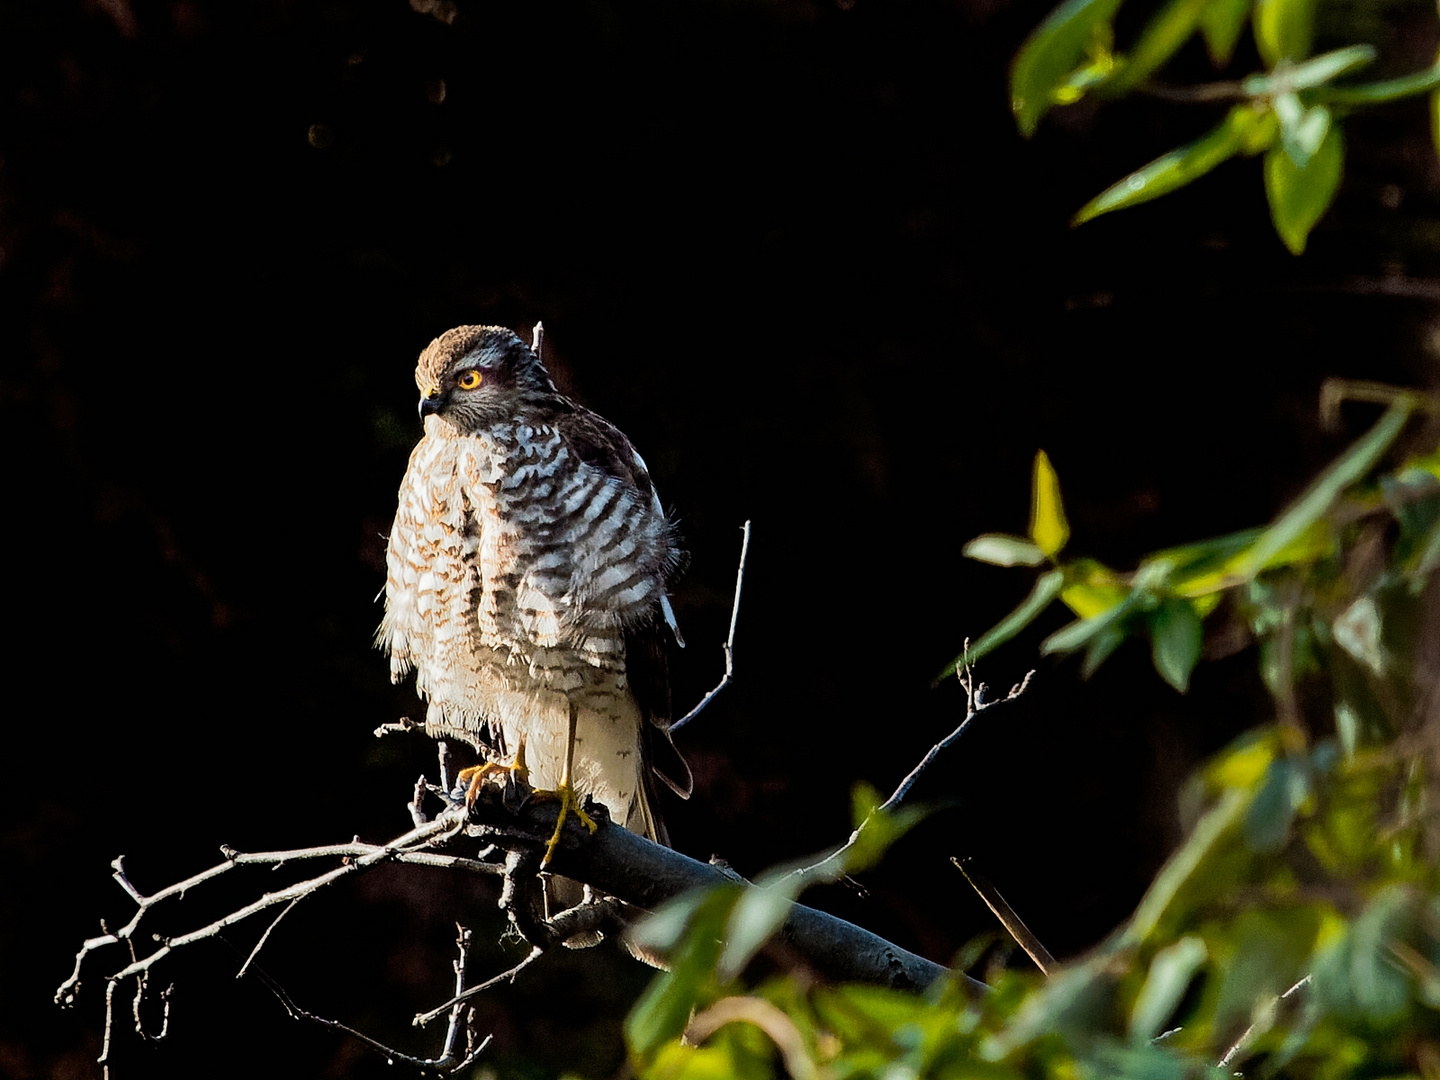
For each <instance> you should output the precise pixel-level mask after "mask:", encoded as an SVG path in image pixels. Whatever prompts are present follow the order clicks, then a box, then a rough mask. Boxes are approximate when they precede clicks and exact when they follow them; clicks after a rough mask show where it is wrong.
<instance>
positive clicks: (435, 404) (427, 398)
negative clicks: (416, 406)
mask: <svg viewBox="0 0 1440 1080" xmlns="http://www.w3.org/2000/svg"><path fill="white" fill-rule="evenodd" d="M444 404H445V399H444V397H443V396H442V395H441V393H440V387H438V386H432V387H430V389H428V390H426V391H425V393H424V394H422V395H421V396H420V419H421V420H424V419H425V417H427V416H429V415H430V414H431V413H437V412H439V411H440V407H441V406H442V405H444Z"/></svg>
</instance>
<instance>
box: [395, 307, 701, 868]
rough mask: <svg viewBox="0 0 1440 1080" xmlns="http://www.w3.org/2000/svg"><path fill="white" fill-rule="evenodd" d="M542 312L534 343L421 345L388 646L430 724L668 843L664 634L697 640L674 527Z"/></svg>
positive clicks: (450, 338)
mask: <svg viewBox="0 0 1440 1080" xmlns="http://www.w3.org/2000/svg"><path fill="white" fill-rule="evenodd" d="M535 329H536V332H535V343H534V346H533V347H531V346H527V345H526V344H525V343H524V342H522V341H521V340H520V339H519V338H518V337H516V335H515V334H513V333H512V332H511V331H509V330H507V329H505V328H504V327H499V326H461V327H457V328H456V329H454V330H450V331H448V332H447V333H444V334H442V335H441V336H440V337H438V338H436V339H435V340H434V341H433V342H431V343H430V345H429V346H428V347H427V348H426V349H425V351H424V352H422V353H421V354H420V360H419V363H418V365H417V366H416V368H415V382H416V385H417V386H418V387H419V389H420V416H421V418H422V420H423V421H424V425H425V434H424V437H423V438H421V440H420V441H419V443H418V444H417V445H416V446H415V449H414V451H413V452H412V453H411V455H410V463H409V466H408V467H407V469H406V470H405V479H404V480H403V481H402V482H401V484H400V500H399V506H398V508H397V510H396V513H395V524H394V526H393V528H392V529H391V530H390V540H389V549H388V551H387V553H386V570H387V574H386V582H385V617H384V619H383V621H382V622H381V624H380V630H379V633H378V635H377V640H378V644H379V645H380V647H381V648H382V649H384V650H385V651H386V652H388V653H389V656H390V677H391V681H392V682H399V681H400V680H402V679H403V678H404V677H405V676H406V675H407V674H408V673H409V672H410V671H411V670H412V669H413V670H414V671H415V673H416V689H417V691H418V692H419V694H420V696H421V697H422V698H424V699H425V701H426V702H427V703H428V704H427V709H426V714H425V730H426V732H427V733H428V734H430V735H432V736H436V737H446V738H454V739H459V740H461V741H463V742H466V743H468V744H470V745H471V746H473V747H474V748H475V749H476V750H478V751H480V752H481V753H482V754H484V755H485V756H486V757H487V758H488V759H490V760H504V759H505V758H507V757H511V756H515V757H518V756H519V755H520V754H522V753H523V762H524V765H525V766H527V767H528V771H529V777H530V781H531V783H532V784H533V785H534V786H535V787H536V788H537V789H551V790H556V791H559V792H561V795H562V798H564V799H566V800H567V801H566V802H565V803H563V804H562V815H563V814H564V812H565V807H566V806H571V805H574V806H577V808H578V799H580V798H583V796H585V795H589V796H591V797H593V798H594V799H595V801H596V802H598V803H601V804H602V805H604V806H605V807H606V809H607V810H608V811H609V812H610V817H611V819H612V820H613V821H616V822H618V823H620V824H622V825H624V826H625V827H626V828H628V829H630V830H632V831H634V832H638V833H643V834H644V835H645V836H648V837H650V838H651V839H653V840H657V841H660V842H662V843H664V842H665V840H666V836H665V832H664V828H663V826H662V825H661V823H660V820H659V818H658V817H657V816H656V813H655V807H654V805H653V789H652V784H651V762H652V761H653V760H654V756H653V755H654V753H655V752H656V751H657V750H662V749H663V750H668V749H672V748H671V747H670V746H669V732H668V727H669V723H670V687H669V675H668V667H667V661H666V653H667V646H668V640H667V639H669V640H673V641H675V642H676V643H677V644H679V645H682V646H683V644H684V642H683V640H682V639H681V637H680V632H679V628H678V627H677V625H676V622H675V613H674V611H673V610H672V608H671V606H670V600H669V597H668V596H667V595H666V581H667V579H668V578H669V576H670V575H671V574H672V572H673V571H674V569H675V566H676V563H677V561H678V560H679V557H680V551H679V547H678V544H677V540H676V535H675V529H674V527H673V525H672V524H671V522H670V520H669V519H668V518H667V517H666V515H665V512H664V510H663V509H662V508H661V505H660V500H659V497H658V496H657V495H656V493H655V487H654V485H653V484H652V483H651V481H650V474H649V471H648V470H647V469H646V467H645V462H644V461H643V460H642V459H641V457H640V455H639V454H638V453H637V452H636V451H635V448H634V447H633V446H631V445H630V440H629V439H627V438H626V437H625V436H624V435H623V434H621V433H620V431H619V430H618V429H617V428H616V427H615V426H614V425H613V424H611V423H609V422H608V421H606V420H604V419H603V418H601V417H600V416H597V415H596V414H595V413H593V412H591V411H590V410H588V409H585V408H583V407H582V406H580V405H577V404H576V403H575V402H573V401H571V400H570V399H569V398H567V397H565V396H564V395H562V394H560V393H559V392H558V391H557V390H556V389H555V384H554V383H553V382H551V380H550V376H549V375H548V374H547V373H546V370H545V366H544V364H543V363H542V362H541V358H540V351H539V344H540V334H541V330H540V327H539V326H538V325H537V326H536V328H535ZM674 760H675V761H676V762H678V763H679V769H678V770H676V771H678V772H679V774H680V775H681V776H682V777H683V779H682V780H679V781H677V780H673V779H671V778H670V777H668V776H665V777H662V778H663V779H665V780H666V782H667V783H668V784H670V786H671V787H673V788H674V789H675V790H676V791H677V792H679V793H680V794H681V795H682V796H688V794H689V786H690V785H689V772H688V769H687V768H685V766H684V763H683V761H681V760H680V759H679V757H678V755H676V756H675V758H674ZM517 764H518V762H517ZM657 775H658V774H657ZM562 819H563V818H562ZM557 837H558V830H557ZM552 844H553V842H552ZM547 861H548V856H547Z"/></svg>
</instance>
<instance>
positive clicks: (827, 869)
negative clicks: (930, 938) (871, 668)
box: [790, 640, 1035, 878]
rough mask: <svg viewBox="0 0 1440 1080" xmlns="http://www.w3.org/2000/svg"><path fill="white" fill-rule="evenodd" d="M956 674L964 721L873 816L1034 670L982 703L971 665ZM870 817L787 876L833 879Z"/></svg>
mask: <svg viewBox="0 0 1440 1080" xmlns="http://www.w3.org/2000/svg"><path fill="white" fill-rule="evenodd" d="M965 647H966V649H967V650H968V649H969V647H970V643H969V641H968V640H967V641H966V643H965ZM956 674H957V676H958V677H959V679H960V682H961V683H962V685H964V687H965V698H966V709H965V719H964V720H962V721H960V726H959V727H957V728H956V729H955V730H954V731H952V732H950V734H949V735H946V736H945V738H943V739H941V740H940V741H939V742H938V743H936V744H935V745H934V746H932V747H931V748H930V750H929V752H928V753H927V754H926V755H925V756H924V757H923V758H921V759H920V764H918V765H916V766H915V768H913V769H911V770H910V772H909V773H908V774H907V775H906V777H905V779H903V780H901V781H900V784H899V786H898V787H896V789H895V790H894V791H893V792H891V794H890V797H889V798H888V799H886V800H885V801H884V802H883V803H881V804H880V805H879V807H877V808H876V811H875V813H881V812H884V813H888V812H890V811H892V810H894V809H895V808H896V807H898V806H899V805H900V803H901V802H903V801H904V800H905V797H906V796H907V795H909V794H910V789H911V788H913V787H914V786H915V783H916V781H917V780H919V779H920V777H921V775H922V774H923V773H924V772H925V770H926V769H928V768H929V767H930V764H931V762H933V761H934V760H935V759H936V758H937V757H939V756H940V754H941V753H942V752H943V751H945V750H946V749H948V748H949V747H950V745H951V744H952V743H954V742H955V740H956V739H958V738H960V736H961V735H963V734H965V731H966V729H967V728H969V726H970V721H972V720H974V719H975V717H977V716H979V715H980V714H981V713H982V712H984V711H985V710H986V709H989V708H992V707H994V706H996V705H1004V704H1005V703H1006V702H1010V701H1014V700H1015V699H1016V698H1018V697H1019V696H1020V695H1021V694H1023V693H1025V691H1026V689H1027V688H1028V687H1029V686H1030V680H1031V678H1032V677H1033V676H1034V675H1035V672H1034V670H1031V671H1028V672H1026V673H1025V678H1023V679H1021V680H1020V681H1019V682H1018V683H1016V684H1015V685H1014V686H1012V687H1011V688H1010V693H1008V694H1006V695H1005V696H1004V697H1003V698H999V699H997V700H995V701H985V700H984V695H985V684H984V683H978V684H977V683H975V681H974V679H973V676H972V674H971V671H970V665H969V664H968V663H963V664H962V665H961V667H960V669H959V670H958V671H957V672H956ZM873 817H874V814H873V813H872V814H868V815H866V817H865V820H864V821H862V822H861V823H860V824H859V826H857V827H856V829H855V831H854V832H852V833H851V834H850V838H849V839H848V840H846V841H845V843H843V844H841V845H840V846H839V847H838V848H836V849H835V850H834V851H832V852H831V853H830V854H829V855H827V856H825V858H823V859H821V860H820V861H819V862H817V863H814V864H813V865H810V866H804V867H801V868H800V869H798V870H794V871H791V874H790V876H797V875H805V876H817V877H821V878H825V877H831V878H833V877H834V876H835V875H836V874H838V873H839V872H840V870H841V869H842V868H843V863H841V861H840V860H841V859H842V858H843V857H844V855H845V853H846V852H847V851H849V850H850V849H851V848H853V847H854V846H855V845H856V844H857V843H858V842H859V841H860V836H861V834H862V833H863V832H864V831H865V827H866V826H867V825H869V824H870V821H871V819H872V818H873Z"/></svg>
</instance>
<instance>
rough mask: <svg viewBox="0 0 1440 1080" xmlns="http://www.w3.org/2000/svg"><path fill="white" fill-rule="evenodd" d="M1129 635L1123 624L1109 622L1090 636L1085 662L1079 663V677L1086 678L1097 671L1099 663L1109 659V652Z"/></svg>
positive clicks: (1121, 643) (1122, 642)
mask: <svg viewBox="0 0 1440 1080" xmlns="http://www.w3.org/2000/svg"><path fill="white" fill-rule="evenodd" d="M1129 636H1130V635H1129V634H1128V633H1126V628H1125V627H1124V626H1123V625H1120V624H1118V623H1111V624H1110V625H1109V626H1107V627H1105V628H1104V629H1102V630H1101V631H1100V633H1098V634H1096V635H1095V636H1094V637H1092V638H1091V639H1090V644H1089V645H1087V646H1086V647H1085V662H1084V663H1083V664H1081V665H1080V677H1081V678H1082V679H1088V678H1090V676H1091V675H1094V674H1095V672H1097V671H1099V670H1100V665H1101V664H1103V663H1104V662H1105V661H1106V660H1108V659H1110V654H1111V653H1113V652H1114V651H1115V650H1116V649H1118V648H1119V647H1120V646H1121V645H1123V644H1125V639H1126V638H1127V637H1129Z"/></svg>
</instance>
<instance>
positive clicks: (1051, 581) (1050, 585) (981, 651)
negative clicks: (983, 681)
mask: <svg viewBox="0 0 1440 1080" xmlns="http://www.w3.org/2000/svg"><path fill="white" fill-rule="evenodd" d="M1064 584H1065V571H1063V570H1050V571H1048V572H1046V573H1044V574H1041V575H1040V579H1039V580H1038V581H1036V582H1035V588H1033V589H1031V590H1030V595H1029V596H1027V597H1026V598H1025V602H1024V603H1023V604H1021V605H1020V606H1019V607H1018V608H1016V609H1015V610H1014V611H1012V612H1011V613H1010V614H1009V615H1006V616H1005V618H1003V619H1001V620H1000V622H998V623H997V624H996V625H995V626H993V627H991V628H990V629H989V630H987V631H986V632H985V633H984V634H983V635H981V637H980V640H979V641H977V642H974V643H973V644H972V645H971V646H970V649H969V651H968V652H964V653H961V654H960V655H959V656H957V657H956V658H955V659H954V660H952V661H950V664H949V666H948V667H946V668H945V670H944V671H942V672H940V674H939V675H937V676H935V681H936V682H939V681H940V680H942V679H948V678H949V677H950V676H951V675H954V674H955V671H956V669H957V668H959V667H960V665H961V664H963V663H965V661H966V659H967V657H968V659H969V661H970V662H971V663H972V664H973V663H974V662H975V661H976V660H979V659H980V658H981V657H982V656H984V655H985V654H986V653H988V652H991V651H992V650H994V649H995V648H997V647H998V646H1000V645H1003V644H1005V642H1007V641H1009V640H1010V639H1011V638H1013V637H1014V636H1015V635H1016V634H1018V633H1019V632H1020V631H1021V630H1024V629H1025V627H1027V626H1029V625H1030V624H1031V623H1032V622H1034V621H1035V616H1037V615H1039V614H1040V612H1042V611H1044V610H1045V609H1046V608H1047V607H1049V606H1050V602H1051V601H1052V600H1054V599H1055V597H1057V596H1059V595H1060V589H1061V587H1062V586H1063V585H1064Z"/></svg>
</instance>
